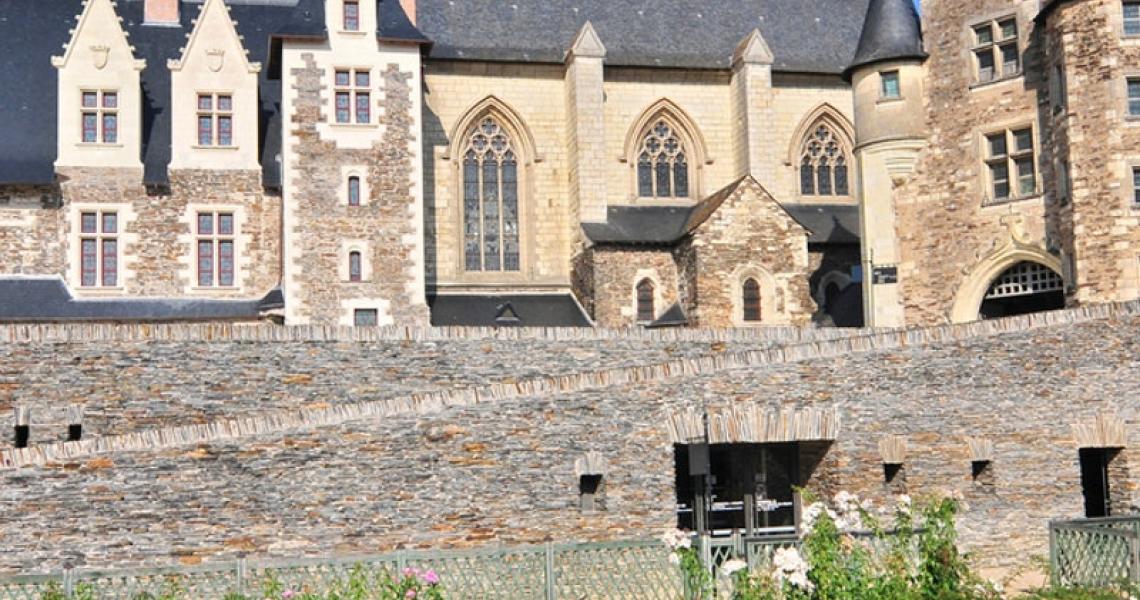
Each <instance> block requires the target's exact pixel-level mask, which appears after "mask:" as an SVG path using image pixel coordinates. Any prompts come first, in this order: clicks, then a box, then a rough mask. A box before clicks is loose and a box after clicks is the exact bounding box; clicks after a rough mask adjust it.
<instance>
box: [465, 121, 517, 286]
mask: <svg viewBox="0 0 1140 600" xmlns="http://www.w3.org/2000/svg"><path fill="white" fill-rule="evenodd" d="M463 236H464V241H463V252H464V264H465V266H466V269H467V270H468V271H518V270H520V268H521V265H520V253H521V248H520V242H519V239H520V229H519V174H518V157H517V154H516V151H515V149H514V147H513V144H512V142H511V138H510V136H509V135H508V134H507V132H506V131H505V130H504V129H503V128H502V126H501V125H499V123H498V122H497V121H496V120H495V119H493V118H490V117H488V118H486V119H484V120H483V121H481V122H480V124H479V126H478V127H477V128H476V129H475V130H474V131H472V132H471V134H470V136H469V138H468V148H467V151H466V153H465V154H464V158H463Z"/></svg>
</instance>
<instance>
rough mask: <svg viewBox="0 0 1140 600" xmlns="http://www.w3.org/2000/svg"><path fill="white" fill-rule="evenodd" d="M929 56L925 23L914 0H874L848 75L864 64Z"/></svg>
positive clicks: (868, 11) (847, 72) (868, 9)
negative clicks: (926, 47) (916, 8)
mask: <svg viewBox="0 0 1140 600" xmlns="http://www.w3.org/2000/svg"><path fill="white" fill-rule="evenodd" d="M905 58H917V59H924V58H926V52H924V51H923V50H922V24H921V22H920V21H919V18H918V11H916V10H915V8H914V3H913V2H912V0H871V3H870V5H869V6H868V8H867V20H866V22H865V24H864V25H863V33H862V35H861V36H860V37H859V48H858V50H857V51H856V52H855V58H854V59H853V60H852V61H851V66H850V67H848V69H847V71H846V72H845V74H844V76H849V75H850V73H851V71H852V70H854V69H856V68H858V67H862V66H866V65H871V64H875V63H878V62H883V61H888V60H899V59H905Z"/></svg>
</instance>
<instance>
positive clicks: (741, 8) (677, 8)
mask: <svg viewBox="0 0 1140 600" xmlns="http://www.w3.org/2000/svg"><path fill="white" fill-rule="evenodd" d="M867 4H868V0H716V1H715V2H691V1H689V0H573V1H570V0H549V1H547V0H513V1H511V2H506V1H504V0H459V1H456V0H418V1H417V5H418V6H417V12H418V15H419V16H418V24H419V27H420V29H421V30H422V31H423V32H424V34H426V35H427V37H429V38H431V40H432V41H433V42H434V43H435V46H434V47H433V48H432V51H431V57H432V58H437V59H459V60H489V61H512V62H540V63H561V62H562V61H563V60H564V58H565V53H566V50H567V49H568V48H569V47H570V44H571V43H572V42H573V40H574V36H575V35H576V34H577V33H578V31H579V30H580V29H581V28H582V25H584V24H585V23H586V21H587V20H588V21H590V22H591V23H592V24H593V25H594V28H595V30H596V31H597V32H598V37H599V38H600V39H601V41H602V43H603V44H604V45H605V46H606V50H607V54H606V64H608V65H617V66H650V67H681V68H707V69H727V68H728V67H729V66H730V62H731V59H732V54H733V51H734V50H735V49H736V45H737V44H738V43H740V41H741V40H743V39H744V38H745V36H747V35H748V34H749V33H751V32H752V30H753V29H759V30H760V32H761V34H762V35H763V36H764V39H765V41H767V42H768V45H769V46H770V47H771V49H772V53H773V54H774V55H775V62H774V64H773V65H772V67H773V69H774V70H776V71H785V72H802V73H825V74H840V73H842V72H843V70H844V69H846V68H847V66H848V65H850V64H851V60H852V58H853V57H854V56H855V49H856V47H857V46H858V44H859V37H860V32H861V30H862V27H863V22H864V17H865V16H866V14H867Z"/></svg>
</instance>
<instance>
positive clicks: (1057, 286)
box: [978, 261, 1065, 319]
mask: <svg viewBox="0 0 1140 600" xmlns="http://www.w3.org/2000/svg"><path fill="white" fill-rule="evenodd" d="M1062 308H1065V282H1064V280H1063V279H1062V278H1061V275H1060V274H1058V273H1057V272H1056V271H1054V270H1053V269H1051V268H1049V267H1047V266H1045V265H1043V264H1041V263H1037V262H1032V261H1022V262H1019V263H1017V264H1015V265H1013V266H1012V267H1010V268H1008V269H1006V270H1005V271H1004V272H1003V273H1002V274H1001V275H999V276H998V277H997V278H996V279H994V280H993V282H992V283H990V287H989V289H988V290H987V291H986V295H985V297H984V298H983V299H982V305H981V307H980V308H979V310H978V316H979V317H980V318H982V319H997V318H1000V317H1013V316H1017V315H1025V314H1029V313H1035V312H1042V311H1047V310H1058V309H1062Z"/></svg>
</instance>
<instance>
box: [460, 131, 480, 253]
mask: <svg viewBox="0 0 1140 600" xmlns="http://www.w3.org/2000/svg"><path fill="white" fill-rule="evenodd" d="M480 222H481V220H480V213H479V165H478V163H477V162H475V153H474V152H470V153H468V154H467V159H466V160H465V161H464V162H463V236H464V242H463V248H464V255H465V256H466V258H467V260H466V263H467V270H468V271H480V270H482V265H483V262H482V259H481V254H480V247H479V233H480Z"/></svg>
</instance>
